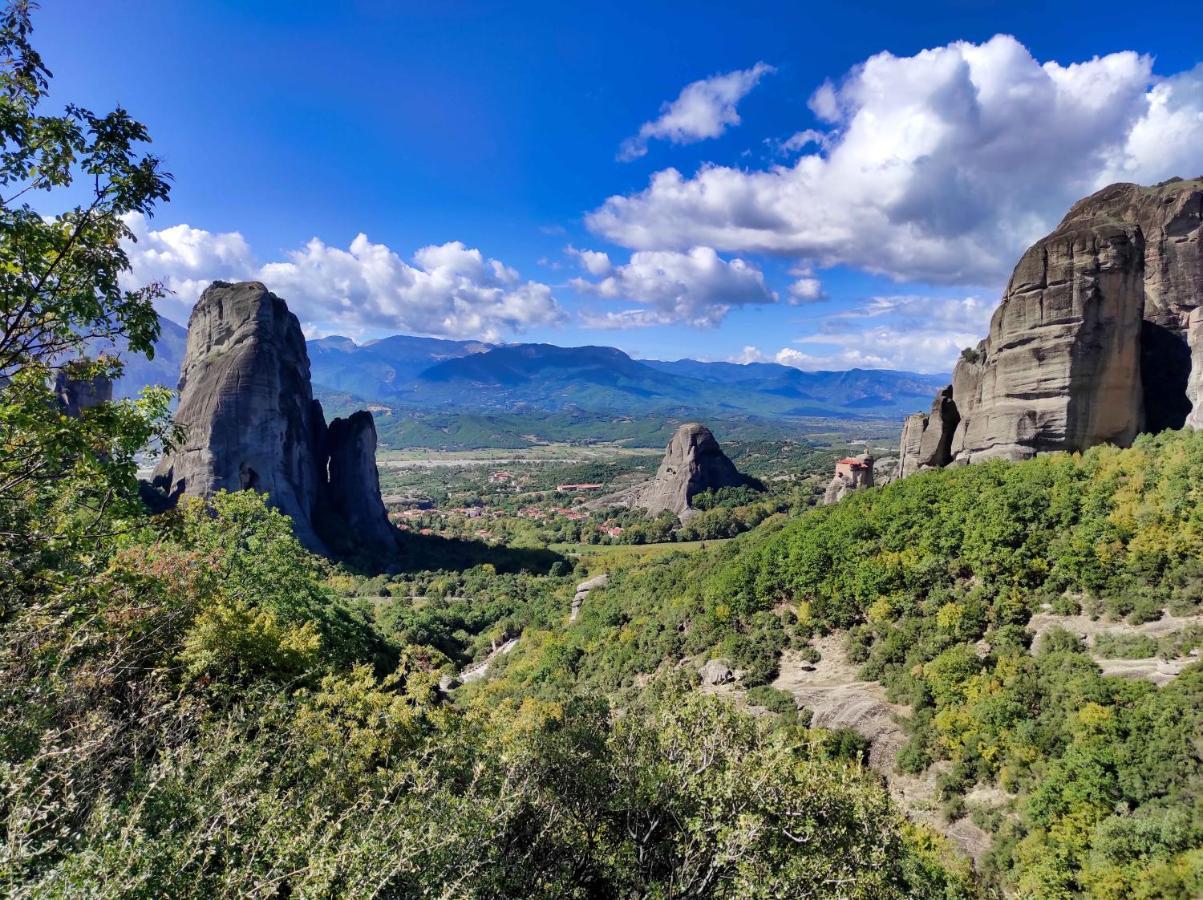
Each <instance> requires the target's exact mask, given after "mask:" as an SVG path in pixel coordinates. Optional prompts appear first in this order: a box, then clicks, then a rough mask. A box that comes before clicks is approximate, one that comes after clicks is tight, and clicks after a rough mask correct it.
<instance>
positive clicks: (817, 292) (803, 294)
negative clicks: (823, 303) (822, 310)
mask: <svg viewBox="0 0 1203 900" xmlns="http://www.w3.org/2000/svg"><path fill="white" fill-rule="evenodd" d="M789 273H790V274H791V275H793V276H794V277H795V278H796V279H797V280H796V281H794V283H793V284H791V285H790V286H789V291H788V293H789V304H790V306H801V305H802V304H804V303H815V302H817V301H819V300H826V299H827V295H826V294H825V293H823V282H821V281H820V280H819V279H818V278H816V277H815V273H814V270H813V269H812V268H811V267H810V266H794V267H793V268H792V269H790V270H789Z"/></svg>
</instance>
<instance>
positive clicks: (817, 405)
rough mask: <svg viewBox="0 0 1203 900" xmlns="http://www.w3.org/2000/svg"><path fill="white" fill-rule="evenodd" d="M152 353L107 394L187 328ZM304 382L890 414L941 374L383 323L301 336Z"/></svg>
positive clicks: (606, 403)
mask: <svg viewBox="0 0 1203 900" xmlns="http://www.w3.org/2000/svg"><path fill="white" fill-rule="evenodd" d="M161 321H162V333H161V335H160V338H159V342H158V344H157V345H156V351H155V358H154V359H153V360H146V359H144V358H141V357H133V356H129V357H128V358H127V359H126V375H125V377H124V378H122V380H121V381H120V382H119V383H118V385H117V389H116V393H117V395H118V396H131V395H133V394H136V393H137V392H138V391H139V390H140V389H141V388H142V387H143V386H145V385H147V384H164V385H167V386H168V387H175V385H176V382H177V381H178V380H179V367H180V362H181V360H182V359H183V355H184V345H185V341H186V338H187V331H186V329H184V328H183V327H182V326H180V325H178V324H176V323H175V322H172V321H171V320H169V319H162V320H161ZM308 348H309V361H310V367H311V372H312V378H313V383H314V387H315V390H317V391H318V393H319V394H321V395H325V396H328V397H329V398H330V399H331V400H334V399H335V398H336V397H337V398H339V402H343V403H344V405H345V404H352V405H354V404H359V405H361V406H371V407H378V408H381V407H387V408H391V409H396V410H398V411H400V410H410V411H421V410H425V411H435V412H438V413H440V414H447V413H453V412H457V411H459V412H472V413H481V414H486V415H494V414H508V413H515V412H517V413H521V412H523V411H530V412H534V411H539V412H544V413H553V414H569V415H581V416H587V415H591V414H601V415H611V416H612V415H618V416H644V415H650V416H655V417H661V418H666V417H673V416H689V415H697V416H724V417H731V416H735V417H740V416H751V417H759V418H761V419H766V420H768V419H788V418H797V417H807V416H833V417H843V418H848V417H858V418H859V417H864V416H898V415H900V414H905V413H909V412H913V411H915V410H917V409H926V408H927V407H928V405H929V404H930V402H931V396H932V394H933V393H934V391H935V390H937V389H938V388H940V387H942V386H943V385H945V384H947V382H948V376H946V375H917V374H915V373H913V372H896V371H886V370H872V369H851V370H849V371H846V372H801V371H799V370H797V369H794V368H791V367H789V366H782V365H778V364H776V363H749V364H746V365H742V364H738V363H727V362H700V361H698V360H692V359H679V360H674V361H661V360H646V359H632V358H631V357H630V356H628V355H627V354H626V353H624V352H622V351H621V350H617V349H615V348H614V347H557V346H555V345H552V344H505V345H499V346H493V345H490V344H486V343H482V342H480V341H448V340H440V339H438V338H424V337H411V336H409V335H394V336H392V337H387V338H382V339H381V340H376V341H369V342H366V343H363V344H358V343H356V342H355V341H354V340H352V339H351V338H348V337H341V336H331V337H325V338H321V339H319V340H314V341H309V342H308Z"/></svg>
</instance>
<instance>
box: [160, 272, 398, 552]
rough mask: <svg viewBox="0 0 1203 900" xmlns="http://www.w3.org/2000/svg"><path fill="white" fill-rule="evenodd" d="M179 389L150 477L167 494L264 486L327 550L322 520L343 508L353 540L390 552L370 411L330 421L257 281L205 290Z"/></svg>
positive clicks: (278, 304)
mask: <svg viewBox="0 0 1203 900" xmlns="http://www.w3.org/2000/svg"><path fill="white" fill-rule="evenodd" d="M179 391H180V404H179V408H178V409H177V411H176V415H175V421H176V424H177V425H178V426H180V427H181V429H182V433H183V437H182V440H181V442H180V444H179V446H177V447H175V448H174V449H173V450H172V451H171V452H170V453H168V454H165V455H164V457H163V458H162V459H161V460H160V461H159V464H158V466H157V467H156V468H155V474H154V483H155V485H156V487H158V488H160V489H161V490H163V491H164V492H166V493H167V495H168V496H169V497H171V498H172V499H176V498H178V497H180V496H181V495H191V496H199V497H208V496H211V495H212V494H214V493H216V492H217V491H220V490H227V491H238V490H246V489H251V490H257V491H262V492H263V493H265V494H267V495H268V497H269V499H270V502H271V504H272V505H273V506H275V507H276V508H277V509H279V510H280V511H281V512H283V513H285V514H286V515H288V516H289V517H290V518H291V519H292V523H293V530H294V532H295V534H296V536H297V538H298V539H299V540H300V541H301V542H302V543H303V544H304V545H305V546H306V547H308V548H309V549H311V550H313V551H315V552H318V553H326V552H327V544H326V542H325V541H323V539H322V537H321V535H320V531H321V530H322V529H321V528H320V526H321V525H322V524H323V523H322V522H321V521H319V519H323V518H324V519H328V520H331V521H330V522H328V523H327V525H328V526H329V525H332V524H333V522H332V519H333V517H338V516H342V517H343V518H344V521H343V522H342V523H341V525H342V527H343V528H345V529H346V532H347V533H349V534H350V535H351V539H352V540H353V541H358V540H359V539H360V537H361V536H362V537H363V539H364V541H365V543H366V544H368V545H369V546H370V547H372V548H374V549H383V548H385V547H389V546H391V547H392V548H394V549H395V543H392V542H391V529H389V534H388V540H387V541H386V540H385V532H384V530H383V529H387V528H388V524H387V519H386V513H385V510H384V505H383V503H382V502H381V500H380V491H379V484H378V481H377V476H376V469H375V460H374V459H372V458H371V457H370V456H369V457H368V458H367V459H365V458H364V452H365V450H366V448H368V447H369V446H370V447H371V448H372V449H373V450H374V448H375V444H376V432H375V426H374V425H373V423H372V417H371V414H370V413H357V414H356V415H355V416H353V417H352V420H354V421H350V420H348V422H347V423H345V424H340V423H342V421H343V420H339V419H336V420H335V421H334V423H332V425H331V428H330V429H329V430H327V428H326V424H325V419H324V417H323V415H322V408H321V405H320V404H318V403H317V401H315V400H314V399H313V389H312V386H311V385H310V381H309V358H308V355H307V354H306V350H305V338H304V335H303V334H302V333H301V326H300V323H299V322H298V321H297V317H296V316H294V315H293V314H292V313H291V312H289V311H288V306H287V305H286V304H285V302H284V301H283V300H281V299H280V298H279V297H277V296H276V295H275V294H273V293H271V292H270V291H269V290H267V288H265V287H264V286H263V285H262V284H260V283H258V282H241V283H238V284H227V283H225V282H220V281H217V282H214V283H213V284H212V285H210V286H209V287H208V288H207V289H206V290H205V292H204V293H203V294H202V295H201V298H200V300H199V301H198V302H197V304H196V306H195V307H194V308H193V310H192V316H191V318H190V320H189V323H188V344H187V349H186V351H185V355H184V361H183V365H182V368H181V373H180V383H179ZM332 461H336V462H335V463H334V465H331V462H332ZM369 469H370V472H369V471H368V470H369ZM332 470H333V472H335V473H336V475H335V477H334V478H331V472H332ZM349 513H353V515H348V514H349ZM361 529H362V531H361Z"/></svg>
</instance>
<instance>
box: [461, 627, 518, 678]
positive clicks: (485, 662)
mask: <svg viewBox="0 0 1203 900" xmlns="http://www.w3.org/2000/svg"><path fill="white" fill-rule="evenodd" d="M517 644H518V638H510V639H509V640H508V641H506V642H505V643H504V644H502V645H501V646H500V647H498V648H497V649H496V650H494V651H493V652H492V653H490V654H489V655H488V656H486V657H485V658H484V659H482V660H481V661H480V662H478V663H475V664H473V665H471V666H468V668H466V669H464V670H463V671H462V672H460V673H459V680H460V682H461V683H462V684H467V683H468V682H469V681H479V680H480V679H481V678H484V677H485V676H486V675H487V674H489V664H490V663H492V662H493V660H495V659H496V658H497V657H499V656H504V655H505V654H507V653H509V652H510V651H511V650H513V649H514V647H515V646H517Z"/></svg>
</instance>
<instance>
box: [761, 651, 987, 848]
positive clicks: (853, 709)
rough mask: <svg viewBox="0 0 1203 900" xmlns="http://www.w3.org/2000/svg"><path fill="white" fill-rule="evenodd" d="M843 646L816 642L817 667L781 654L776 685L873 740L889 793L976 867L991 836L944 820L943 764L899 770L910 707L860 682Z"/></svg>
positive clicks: (873, 756) (829, 720) (873, 764)
mask: <svg viewBox="0 0 1203 900" xmlns="http://www.w3.org/2000/svg"><path fill="white" fill-rule="evenodd" d="M843 642H844V635H843V634H842V633H837V634H831V635H828V636H826V637H822V638H816V639H815V640H814V641H813V642H812V643H813V645H814V647H815V648H816V649H817V650H818V651H819V653H821V654H822V658H821V659H820V660H819V662H817V663H815V664H813V665H812V664H810V663H807V662H804V661H803V660H802V659H801V658H800V657H799V656H798V654H797V653H795V652H793V651H789V650H787V651H786V652H785V653H783V654H782V657H781V662H780V670H779V672H780V673H779V674H778V676H777V680H776V681H774V682H773V687H775V688H778V689H779V690H783V691H788V692H789V693H791V694H793V695H794V697H795V698H796V699H797V700H798V702H799V703H800V704H801V705H802V706H805V707H807V708H808V709H810V710H811V711H812V712H813V714H814V716H813V718H812V719H811V724H813V725H815V726H817V727H820V728H849V729H851V730H853V731H855V732H856V733H857V734H859V735H861V737H863V738H865V739H866V740H868V741H869V767H870V768H872V769H873V770H874V771H876V772H878V773H880V774H881V775H882V776H883V777H884V778H885V780H886V784H887V786H888V787H889V790H890V793H891V794H892V795H893V797H894V799H895V800H897V801H898V803H899V804H900V805H901V806H902V808H903V810H904V811H905V812H906V814H907V815H908V816H909V817H910V818H911V819H913V820H914V821H916V822H920V823H922V824H924V825H928V826H930V827H931V828H934V829H935V830H936V831H939V832H941V833H943V834H944V835H946V836H947V837H948V838H949V839H950V840H951V841H953V843H954V844H956V845H957V846H958V847H960V848H961V850H962V851H964V852H965V853H966V854H967V855H968V856H970V857H972V858H973V860H974V862H975V863H976V862H979V861H980V860H981V858H982V856H983V855H984V854H985V853H986V851H987V850H989V848H990V840H991V838H990V835H989V833H988V832H985V831H983V830H982V829H981V828H978V827H977V826H976V825H974V824H973V822H972V821H970V820H969V819H968V818H967V817H966V818H961V819H958V820H956V821H955V822H946V821H944V819H943V816H942V815H941V813H940V795H939V788H938V785H937V783H936V782H937V778H938V777H939V774H940V770H939V768H938V766H932V767H931V768H929V769H928V770H927V771H926V772H924V773H923V774H922V775H907V774H905V773H902V772H899V771H898V770H897V768H896V766H895V762H896V760H897V757H898V751H899V750H901V749H902V746H903V744H905V743H906V740H907V735H906V730H905V728H903V726H902V725H901V724H900V722H899V719H900V718H903V717H906V716H908V715H910V708H909V707H906V706H902V705H899V704H897V703H891V702H890V701H889V700H888V699H886V692H885V689H884V688H883V687H882V686H881V685H880V684H879V683H878V682H876V681H862V680H860V679H859V678H858V677H857V666H856V665H855V664H854V663H851V662H849V661H848V659H847V657H846V656H845V654H844V648H843Z"/></svg>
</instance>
